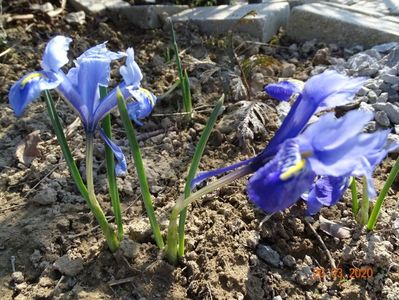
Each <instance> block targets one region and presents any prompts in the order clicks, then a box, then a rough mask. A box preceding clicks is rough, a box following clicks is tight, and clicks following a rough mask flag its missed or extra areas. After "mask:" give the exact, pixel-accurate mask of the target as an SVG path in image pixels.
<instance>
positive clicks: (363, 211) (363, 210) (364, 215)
mask: <svg viewBox="0 0 399 300" xmlns="http://www.w3.org/2000/svg"><path fill="white" fill-rule="evenodd" d="M369 208H370V201H369V195H368V192H367V179H366V177H365V176H363V193H362V206H361V207H360V223H361V224H362V225H366V224H367V221H368V219H369Z"/></svg>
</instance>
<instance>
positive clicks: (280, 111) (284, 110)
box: [276, 101, 291, 122]
mask: <svg viewBox="0 0 399 300" xmlns="http://www.w3.org/2000/svg"><path fill="white" fill-rule="evenodd" d="M290 109H291V105H290V104H289V103H288V102H286V101H281V102H280V103H279V104H278V105H277V107H276V110H277V115H278V118H279V119H280V122H283V120H284V119H285V117H286V116H287V115H288V112H289V111H290Z"/></svg>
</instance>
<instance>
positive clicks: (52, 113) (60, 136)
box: [44, 90, 92, 208]
mask: <svg viewBox="0 0 399 300" xmlns="http://www.w3.org/2000/svg"><path fill="white" fill-rule="evenodd" d="M44 96H45V97H44V99H45V101H46V105H47V111H48V114H49V117H50V120H51V124H52V125H53V127H54V131H55V135H56V136H57V140H58V143H59V145H60V147H61V150H62V153H63V154H64V157H65V161H66V163H67V165H68V168H69V171H70V172H71V175H72V178H73V180H74V181H75V183H76V185H77V187H78V189H79V192H80V193H81V194H82V196H83V198H84V199H85V200H86V202H87V204H88V205H89V207H90V208H92V207H91V204H90V200H89V194H88V192H87V188H86V185H85V184H84V182H83V180H82V177H81V176H80V172H79V169H78V167H77V166H76V164H75V161H74V159H73V157H72V154H71V151H70V150H69V147H68V143H67V141H66V138H65V135H64V131H63V129H62V126H61V123H60V120H59V118H58V115H57V112H56V110H55V105H54V101H53V98H52V96H51V94H50V92H49V91H48V90H45V91H44Z"/></svg>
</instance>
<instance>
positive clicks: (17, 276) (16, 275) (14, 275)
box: [11, 272, 25, 283]
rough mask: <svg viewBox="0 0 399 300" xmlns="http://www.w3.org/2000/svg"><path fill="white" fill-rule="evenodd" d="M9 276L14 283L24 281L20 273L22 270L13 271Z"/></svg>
mask: <svg viewBox="0 0 399 300" xmlns="http://www.w3.org/2000/svg"><path fill="white" fill-rule="evenodd" d="M11 278H12V281H14V283H22V282H24V281H25V278H24V274H22V272H13V273H12V274H11Z"/></svg>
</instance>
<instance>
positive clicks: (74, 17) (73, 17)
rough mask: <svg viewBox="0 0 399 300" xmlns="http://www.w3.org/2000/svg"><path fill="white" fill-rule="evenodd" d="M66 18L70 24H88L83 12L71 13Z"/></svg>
mask: <svg viewBox="0 0 399 300" xmlns="http://www.w3.org/2000/svg"><path fill="white" fill-rule="evenodd" d="M64 18H65V21H66V22H67V23H68V24H79V25H83V24H84V23H85V22H86V14H85V12H84V11H83V10H81V11H77V12H72V13H69V14H67V15H66V16H65V17H64Z"/></svg>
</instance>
